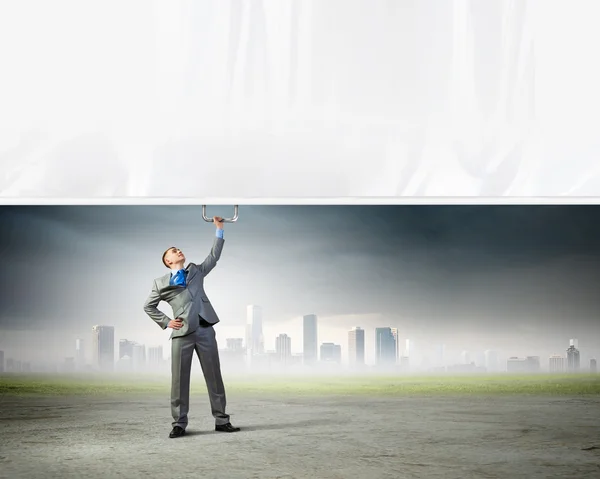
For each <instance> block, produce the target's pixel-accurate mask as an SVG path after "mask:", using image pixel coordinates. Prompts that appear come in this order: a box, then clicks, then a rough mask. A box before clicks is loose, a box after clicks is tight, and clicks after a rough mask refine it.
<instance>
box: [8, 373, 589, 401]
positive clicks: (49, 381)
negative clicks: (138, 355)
mask: <svg viewBox="0 0 600 479" xmlns="http://www.w3.org/2000/svg"><path fill="white" fill-rule="evenodd" d="M225 386H226V389H227V392H228V394H234V395H236V394H247V395H250V394H252V395H269V396H273V395H316V396H324V395H361V394H369V395H376V396H402V395H409V394H411V395H474V394H479V395H480V394H484V395H487V394H492V395H499V394H505V395H506V394H508V395H516V394H526V395H562V396H564V395H572V396H580V395H585V396H590V395H600V374H594V375H592V374H577V375H573V374H572V375H523V376H514V375H506V374H498V375H478V376H467V375H463V376H419V377H417V376H396V377H393V376H361V377H357V376H341V377H314V378H309V377H264V376H263V377H260V376H246V377H237V378H230V377H226V378H225ZM191 389H192V392H203V391H205V390H206V387H205V385H204V381H203V379H202V378H201V377H193V378H192V388H191ZM169 390H170V379H169V377H166V376H165V377H162V378H154V377H138V378H132V377H131V376H130V377H127V376H117V375H115V376H104V377H102V376H88V377H83V376H73V375H53V376H50V375H33V374H31V375H12V374H5V375H1V376H0V395H11V396H15V395H17V396H19V395H20V396H23V395H86V394H92V395H98V394H106V395H114V394H117V395H120V394H156V393H161V394H162V393H168V392H169Z"/></svg>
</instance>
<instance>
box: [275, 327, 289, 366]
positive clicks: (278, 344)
mask: <svg viewBox="0 0 600 479" xmlns="http://www.w3.org/2000/svg"><path fill="white" fill-rule="evenodd" d="M275 353H276V356H277V359H278V360H279V361H281V362H283V363H287V362H288V361H289V359H290V358H291V357H292V338H290V337H289V336H288V335H287V334H280V335H279V336H277V338H276V339H275Z"/></svg>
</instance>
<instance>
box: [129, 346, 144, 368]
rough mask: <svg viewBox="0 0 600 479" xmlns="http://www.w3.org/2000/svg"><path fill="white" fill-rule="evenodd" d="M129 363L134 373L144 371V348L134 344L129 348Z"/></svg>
mask: <svg viewBox="0 0 600 479" xmlns="http://www.w3.org/2000/svg"><path fill="white" fill-rule="evenodd" d="M131 363H132V366H133V369H134V371H143V370H144V369H146V346H144V345H143V344H137V343H135V344H134V345H133V347H132V348H131Z"/></svg>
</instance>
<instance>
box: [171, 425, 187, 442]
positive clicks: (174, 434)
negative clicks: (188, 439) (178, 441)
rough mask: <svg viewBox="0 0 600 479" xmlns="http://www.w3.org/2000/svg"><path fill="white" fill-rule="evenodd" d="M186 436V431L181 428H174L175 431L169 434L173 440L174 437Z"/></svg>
mask: <svg viewBox="0 0 600 479" xmlns="http://www.w3.org/2000/svg"><path fill="white" fill-rule="evenodd" d="M184 434H185V429H183V428H182V427H181V426H175V427H174V428H173V430H172V431H171V433H170V434H169V437H170V438H171V439H172V438H174V437H181V436H183V435H184Z"/></svg>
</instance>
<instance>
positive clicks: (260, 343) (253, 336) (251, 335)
mask: <svg viewBox="0 0 600 479" xmlns="http://www.w3.org/2000/svg"><path fill="white" fill-rule="evenodd" d="M246 349H247V351H248V354H249V355H251V356H253V355H255V354H262V353H264V349H265V345H264V337H263V314H262V308H261V307H260V306H256V305H253V304H250V305H248V307H247V308H246Z"/></svg>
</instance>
